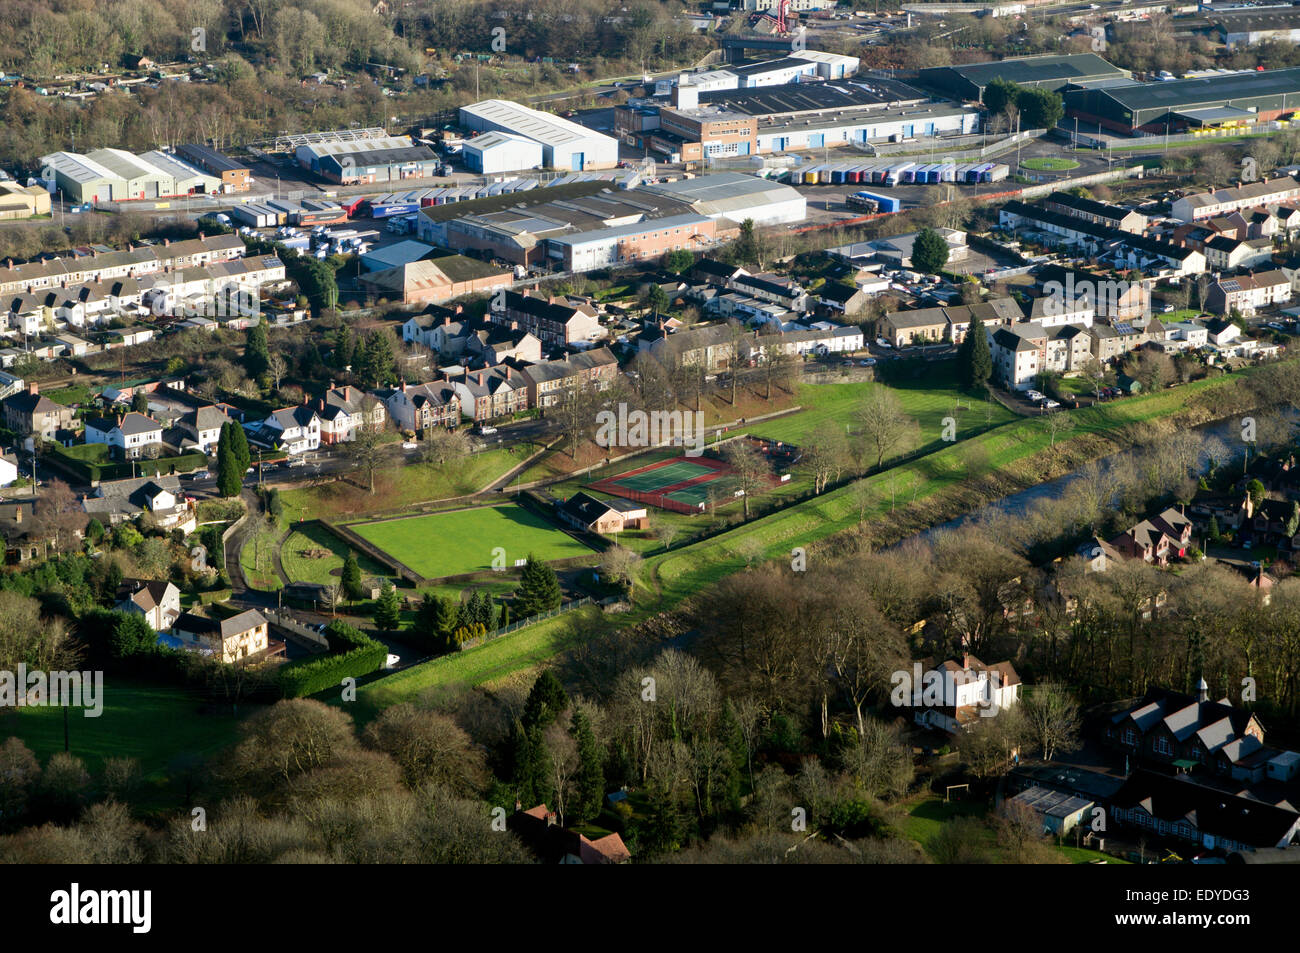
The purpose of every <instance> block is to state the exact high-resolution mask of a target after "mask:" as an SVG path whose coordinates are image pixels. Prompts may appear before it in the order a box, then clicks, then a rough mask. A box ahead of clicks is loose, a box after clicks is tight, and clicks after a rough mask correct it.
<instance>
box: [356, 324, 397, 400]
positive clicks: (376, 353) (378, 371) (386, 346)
mask: <svg viewBox="0 0 1300 953" xmlns="http://www.w3.org/2000/svg"><path fill="white" fill-rule="evenodd" d="M357 363H358V364H359V365H360V366H359V367H358V368H357V369H356V373H357V376H358V378H359V379H360V381H361V386H362V387H365V388H367V389H369V388H372V387H375V386H376V385H378V384H382V383H384V382H386V381H389V380H391V379H392V378H393V342H392V337H391V334H390V332H389V331H388V329H386V328H375V329H374V330H373V331H371V332H370V333H369V334H367V335H366V342H365V346H364V347H363V348H362V354H361V357H360V359H359V360H358V362H357Z"/></svg>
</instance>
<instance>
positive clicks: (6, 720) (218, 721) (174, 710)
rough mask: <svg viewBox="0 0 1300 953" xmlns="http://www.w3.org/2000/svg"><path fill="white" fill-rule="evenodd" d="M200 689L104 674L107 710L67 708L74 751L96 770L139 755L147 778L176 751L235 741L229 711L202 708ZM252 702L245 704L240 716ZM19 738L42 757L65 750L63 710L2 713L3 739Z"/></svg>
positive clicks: (161, 769)
mask: <svg viewBox="0 0 1300 953" xmlns="http://www.w3.org/2000/svg"><path fill="white" fill-rule="evenodd" d="M202 707H203V698H202V696H201V693H200V692H198V691H197V690H190V689H185V688H182V687H177V686H171V685H151V684H148V683H144V682H134V681H124V680H122V679H121V677H115V676H106V677H105V679H104V711H103V714H101V715H100V716H99V717H98V718H86V717H85V716H84V715H82V714H81V713H80V712H79V711H77V710H75V709H74V710H72V711H70V712H69V715H70V717H69V719H68V726H69V736H70V738H71V750H72V753H73V754H74V755H76V756H77V757H79V758H81V759H83V760H84V761H85V762H86V768H87V769H88V770H89V771H91V772H92V773H97V772H99V771H100V770H101V769H102V768H103V764H104V759H106V758H135V759H136V760H137V761H138V762H139V764H140V771H141V773H142V774H143V775H145V776H146V777H148V776H150V775H156V774H159V773H161V772H164V771H165V770H166V768H167V765H168V762H170V761H171V760H172V759H173V758H175V757H176V756H177V755H181V754H197V755H203V754H205V753H207V752H210V751H213V750H215V749H217V748H219V747H223V746H225V745H227V744H229V743H230V742H232V741H233V740H234V739H235V737H236V727H235V726H236V722H237V720H238V719H236V718H235V717H234V716H232V715H230V714H228V713H226V712H228V710H229V709H225V710H224V711H223V712H222V713H220V714H213V713H211V712H208V713H203V712H201V709H202ZM251 710H252V707H251V706H244V710H243V711H241V715H246V714H248V711H251ZM11 735H13V736H16V737H18V738H20V739H21V740H22V741H23V743H24V744H26V745H27V747H29V748H31V749H32V751H33V753H35V754H36V756H37V757H38V758H40V759H41V761H42V762H44V761H45V759H46V758H48V757H49V756H50V755H52V754H54V753H55V752H56V751H62V750H63V711H62V709H59V708H23V709H19V710H17V711H16V712H12V711H11V712H10V713H8V714H5V715H3V716H0V738H8V737H9V736H11Z"/></svg>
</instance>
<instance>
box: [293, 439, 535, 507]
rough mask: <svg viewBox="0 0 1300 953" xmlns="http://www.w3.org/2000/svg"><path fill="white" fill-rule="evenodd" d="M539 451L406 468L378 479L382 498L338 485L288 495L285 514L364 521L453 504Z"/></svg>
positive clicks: (530, 448)
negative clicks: (436, 502) (433, 503)
mask: <svg viewBox="0 0 1300 953" xmlns="http://www.w3.org/2000/svg"><path fill="white" fill-rule="evenodd" d="M536 450H537V447H536V446H535V445H533V444H531V443H529V444H520V445H516V446H511V447H506V448H500V449H496V450H485V451H483V452H482V453H475V454H471V455H470V456H468V457H465V458H463V459H462V460H459V461H454V462H452V463H449V464H447V465H446V466H441V467H440V466H435V465H434V464H431V463H405V464H403V465H402V466H399V467H389V468H386V469H384V470H383V471H382V472H380V473H377V474H376V488H377V490H378V492H377V493H376V494H375V495H373V496H372V495H371V494H370V493H368V492H366V491H365V490H359V489H357V488H356V487H354V486H352V485H350V484H348V483H344V482H343V481H335V482H333V483H326V484H324V485H323V486H315V487H304V488H302V489H296V490H282V491H281V493H280V500H281V502H282V503H283V504H284V511H285V513H286V514H288V515H289V516H290V517H292V518H293V519H295V520H299V519H316V518H325V519H336V518H339V517H347V516H363V515H365V514H367V513H373V512H375V511H376V510H379V509H383V510H396V509H398V508H400V507H405V506H410V505H412V504H415V503H427V502H430V501H434V500H444V499H452V498H455V497H459V496H466V495H469V494H472V493H477V492H479V491H480V490H482V489H484V488H486V487H487V486H488V485H490V484H491V483H492V482H493V480H495V479H496V478H498V477H501V476H503V475H505V474H506V473H508V472H509V471H510V470H511V469H512V468H513V467H516V466H518V465H519V464H521V463H523V462H524V460H526V459H528V457H529V455H531V454H532V453H534V452H535V451H536Z"/></svg>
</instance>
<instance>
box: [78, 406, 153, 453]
mask: <svg viewBox="0 0 1300 953" xmlns="http://www.w3.org/2000/svg"><path fill="white" fill-rule="evenodd" d="M162 431H163V428H162V424H160V423H159V422H158V421H156V420H154V419H153V418H152V417H149V416H147V415H145V414H138V413H135V412H134V411H132V412H130V413H127V414H119V415H118V416H117V417H92V418H90V419H88V420H87V421H86V443H103V444H107V445H108V446H110V447H115V448H116V449H118V450H120V451H121V453H122V456H123V457H125V458H126V459H128V460H134V459H137V458H139V457H142V456H148V455H149V454H150V452H151V451H157V450H158V449H159V448H160V446H161V444H162Z"/></svg>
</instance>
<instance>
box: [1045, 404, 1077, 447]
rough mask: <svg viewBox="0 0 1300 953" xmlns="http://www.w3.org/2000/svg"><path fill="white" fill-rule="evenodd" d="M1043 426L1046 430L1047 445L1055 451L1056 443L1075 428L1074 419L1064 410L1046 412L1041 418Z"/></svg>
mask: <svg viewBox="0 0 1300 953" xmlns="http://www.w3.org/2000/svg"><path fill="white" fill-rule="evenodd" d="M1043 424H1044V426H1045V427H1046V428H1047V445H1048V447H1049V448H1050V449H1052V450H1055V449H1056V441H1057V440H1059V439H1061V437H1063V436H1065V435H1066V434H1067V433H1069V432H1070V431H1071V430H1073V429H1074V427H1075V421H1074V418H1073V417H1071V416H1070V415H1069V414H1068V413H1066V412H1065V411H1064V410H1055V411H1050V412H1048V413H1047V414H1046V415H1045V416H1044V418H1043Z"/></svg>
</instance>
